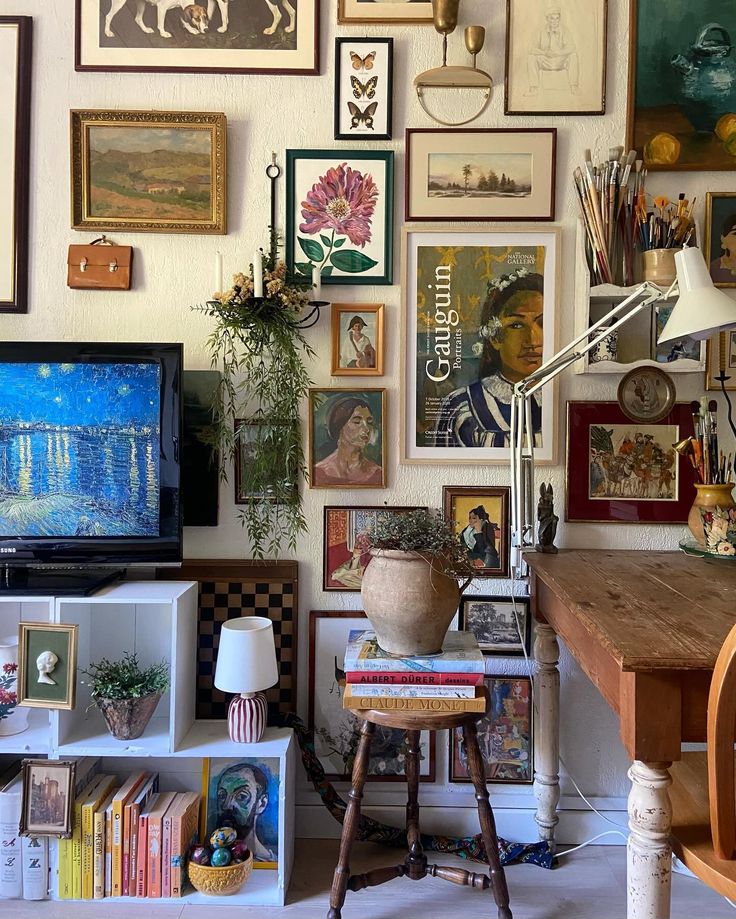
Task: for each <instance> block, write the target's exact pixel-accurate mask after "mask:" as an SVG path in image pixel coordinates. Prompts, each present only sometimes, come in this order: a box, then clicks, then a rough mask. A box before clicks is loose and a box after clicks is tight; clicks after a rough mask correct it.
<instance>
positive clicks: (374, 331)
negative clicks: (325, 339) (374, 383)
mask: <svg viewBox="0 0 736 919" xmlns="http://www.w3.org/2000/svg"><path fill="white" fill-rule="evenodd" d="M330 313H331V322H332V371H331V372H332V376H333V377H349V376H355V377H380V376H382V375H383V303H333V304H332V305H331V307H330Z"/></svg>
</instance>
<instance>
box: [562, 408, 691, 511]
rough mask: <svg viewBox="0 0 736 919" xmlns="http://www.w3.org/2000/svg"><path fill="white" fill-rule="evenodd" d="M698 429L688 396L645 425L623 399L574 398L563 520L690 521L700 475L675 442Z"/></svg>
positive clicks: (570, 410) (569, 421) (569, 415)
mask: <svg viewBox="0 0 736 919" xmlns="http://www.w3.org/2000/svg"><path fill="white" fill-rule="evenodd" d="M692 433H693V423H692V412H691V409H690V403H688V402H677V403H676V404H675V406H674V408H673V409H672V411H671V412H670V414H669V415H666V416H665V417H664V418H662V419H661V421H658V422H656V423H647V424H642V423H640V422H637V421H632V420H631V419H629V418H628V417H627V416H626V415H625V414H624V413H623V411H622V410H621V407H620V406H619V404H618V402H568V403H567V462H566V474H567V489H566V502H565V520H570V521H573V520H574V521H579V522H584V523H687V516H688V513H689V511H690V507H691V505H692V503H693V500H694V498H695V489H694V487H693V484H694V481H695V477H694V474H693V470H692V467H691V466H690V463H689V462H688V461H687V459H686V458H685V457H684V456H678V455H677V453H676V452H675V451H674V449H673V444H676V443H677V442H678V441H679V440H681V439H683V438H685V437H688V436H691V435H692ZM655 471H656V476H655Z"/></svg>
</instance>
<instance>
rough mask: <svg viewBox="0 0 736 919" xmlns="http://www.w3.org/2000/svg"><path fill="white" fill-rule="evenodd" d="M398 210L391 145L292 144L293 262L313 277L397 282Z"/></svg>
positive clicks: (289, 237)
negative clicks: (335, 209)
mask: <svg viewBox="0 0 736 919" xmlns="http://www.w3.org/2000/svg"><path fill="white" fill-rule="evenodd" d="M338 199H340V209H342V208H343V207H344V206H345V207H347V208H348V210H347V211H346V212H345V214H344V215H342V216H340V215H338V216H334V215H333V214H332V212H331V211H330V203H331V202H332V201H336V200H338ZM393 212H394V154H393V151H392V150H368V149H363V150H354V149H351V150H340V149H338V150H287V151H286V247H285V248H286V264H287V265H288V267H289V270H290V271H293V272H296V273H297V275H301V276H303V277H304V278H305V279H306V280H308V282H309V283H311V279H312V272H313V270H314V268H315V267H319V268H320V272H321V279H322V284H392V283H393V224H394V221H393Z"/></svg>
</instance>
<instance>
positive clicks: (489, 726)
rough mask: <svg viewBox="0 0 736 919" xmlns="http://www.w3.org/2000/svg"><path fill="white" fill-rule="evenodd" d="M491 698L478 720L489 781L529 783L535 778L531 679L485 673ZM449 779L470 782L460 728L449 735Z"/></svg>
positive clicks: (481, 748)
mask: <svg viewBox="0 0 736 919" xmlns="http://www.w3.org/2000/svg"><path fill="white" fill-rule="evenodd" d="M484 683H485V685H486V688H487V690H488V694H489V696H490V699H491V705H490V709H489V711H488V714H487V715H484V716H483V718H481V719H480V721H479V722H478V746H479V747H480V752H481V755H482V757H483V763H484V765H485V770H486V782H487V783H489V784H496V783H499V784H514V785H531V784H532V782H533V781H534V725H533V717H532V710H533V709H532V681H531V680H530V679H529V677H527V676H487V677H486V678H485V680H484ZM450 781H451V782H469V781H470V776H469V775H468V764H467V758H466V754H465V746H464V744H463V741H462V731H461V729H460V728H456V729H455V730H454V731H452V732H451V734H450Z"/></svg>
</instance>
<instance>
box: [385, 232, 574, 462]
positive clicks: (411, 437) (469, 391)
mask: <svg viewBox="0 0 736 919" xmlns="http://www.w3.org/2000/svg"><path fill="white" fill-rule="evenodd" d="M559 239H560V237H559V230H558V229H557V228H553V227H549V228H546V229H545V228H540V227H534V228H528V227H523V228H511V227H507V228H503V229H498V228H493V229H492V228H490V227H483V228H480V229H474V230H459V229H457V227H449V226H448V227H443V226H437V227H431V228H429V227H421V228H410V227H405V228H404V232H403V239H402V285H401V286H402V295H403V308H402V344H401V354H402V361H403V380H404V391H403V394H402V399H403V405H402V410H403V413H402V423H401V443H402V456H403V460H404V462H408V463H412V462H414V463H422V462H424V463H442V464H446V463H452V464H455V463H473V464H478V463H504V464H507V463H508V462H509V453H510V451H509V428H510V417H511V395H512V390H513V383H514V382H516V381H517V380H521V379H524V378H525V377H526V376H528V374H530V373H531V372H532V371H534V370H536V369H538V368H539V367H540V366H541V364H542V362H543V361H545V360H547V359H549V358H550V357H552V355H553V354H554V353H555V322H556V305H557V291H558V269H557V262H558V249H559ZM556 401H557V400H556V398H555V384H554V383H552V384H551V385H549V386H546V387H544V388H543V389H542V390H541V391H540V392H539V393H538V394H537V395H535V396H534V397H533V404H532V407H531V410H532V427H533V430H534V439H535V443H536V445H537V450H536V462H537V463H538V464H550V463H553V462H554V461H555V420H556V418H555V412H556Z"/></svg>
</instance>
